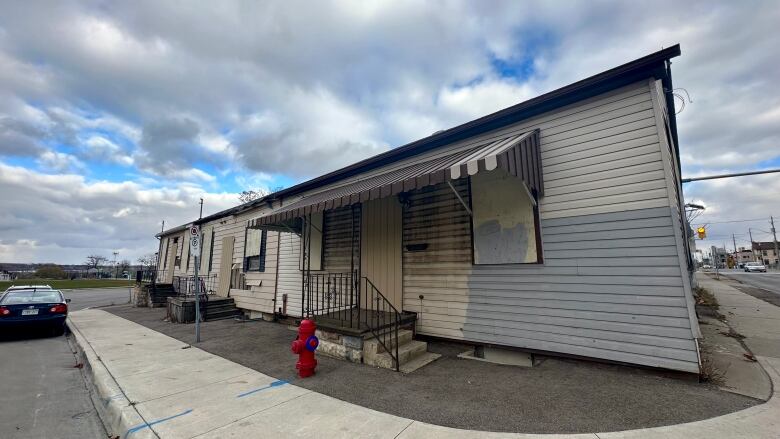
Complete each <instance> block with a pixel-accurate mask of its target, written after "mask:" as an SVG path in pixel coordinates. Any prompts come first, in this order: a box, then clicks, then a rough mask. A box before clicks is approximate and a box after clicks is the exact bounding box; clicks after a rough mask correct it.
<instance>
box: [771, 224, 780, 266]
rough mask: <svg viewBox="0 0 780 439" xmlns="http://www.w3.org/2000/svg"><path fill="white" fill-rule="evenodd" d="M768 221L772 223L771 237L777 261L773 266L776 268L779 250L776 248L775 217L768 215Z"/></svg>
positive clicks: (779, 259) (779, 254) (778, 261)
mask: <svg viewBox="0 0 780 439" xmlns="http://www.w3.org/2000/svg"><path fill="white" fill-rule="evenodd" d="M769 222H770V224H772V238H773V239H774V240H775V258H776V259H777V263H775V268H778V265H780V251H778V250H777V233H776V232H775V218H774V217H773V216H770V217H769Z"/></svg>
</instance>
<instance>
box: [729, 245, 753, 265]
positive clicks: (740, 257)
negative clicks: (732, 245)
mask: <svg viewBox="0 0 780 439" xmlns="http://www.w3.org/2000/svg"><path fill="white" fill-rule="evenodd" d="M734 260H735V261H736V262H737V264H744V263H746V262H753V261H755V259H754V256H753V251H752V250H748V249H745V247H740V248H739V251H737V252H736V253H734Z"/></svg>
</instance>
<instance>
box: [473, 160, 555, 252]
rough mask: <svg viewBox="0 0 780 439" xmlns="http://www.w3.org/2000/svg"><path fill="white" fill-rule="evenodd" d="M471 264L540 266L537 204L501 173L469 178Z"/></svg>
mask: <svg viewBox="0 0 780 439" xmlns="http://www.w3.org/2000/svg"><path fill="white" fill-rule="evenodd" d="M471 207H472V212H473V216H472V226H473V240H474V242H473V244H474V264H526V263H537V262H539V259H540V258H539V256H540V255H539V253H538V251H537V237H538V233H537V213H536V201H535V200H534V199H533V197H532V195H531V193H530V192H529V191H528V190H527V188H526V187H525V185H524V184H523V182H522V180H520V179H518V178H516V177H514V176H511V175H509V174H507V173H506V172H504V171H503V170H501V169H496V170H494V171H490V172H480V173H477V174H476V175H473V176H472V177H471Z"/></svg>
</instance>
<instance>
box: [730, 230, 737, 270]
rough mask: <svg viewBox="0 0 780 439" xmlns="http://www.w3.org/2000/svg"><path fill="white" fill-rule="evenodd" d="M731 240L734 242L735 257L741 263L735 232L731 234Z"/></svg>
mask: <svg viewBox="0 0 780 439" xmlns="http://www.w3.org/2000/svg"><path fill="white" fill-rule="evenodd" d="M731 242H732V243H733V244H734V259H736V262H737V263H739V255H738V254H737V238H735V237H734V234H733V233H732V234H731Z"/></svg>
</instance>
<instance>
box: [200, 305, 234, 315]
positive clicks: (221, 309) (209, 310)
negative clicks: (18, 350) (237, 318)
mask: <svg viewBox="0 0 780 439" xmlns="http://www.w3.org/2000/svg"><path fill="white" fill-rule="evenodd" d="M201 309H202V310H203V311H204V312H207V313H218V312H224V311H238V308H236V307H235V306H233V305H220V306H207V307H205V308H201Z"/></svg>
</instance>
